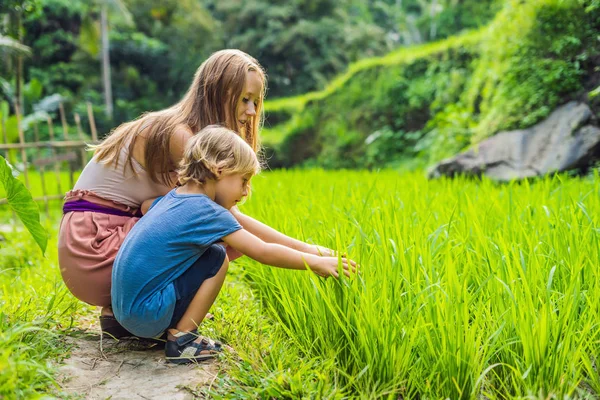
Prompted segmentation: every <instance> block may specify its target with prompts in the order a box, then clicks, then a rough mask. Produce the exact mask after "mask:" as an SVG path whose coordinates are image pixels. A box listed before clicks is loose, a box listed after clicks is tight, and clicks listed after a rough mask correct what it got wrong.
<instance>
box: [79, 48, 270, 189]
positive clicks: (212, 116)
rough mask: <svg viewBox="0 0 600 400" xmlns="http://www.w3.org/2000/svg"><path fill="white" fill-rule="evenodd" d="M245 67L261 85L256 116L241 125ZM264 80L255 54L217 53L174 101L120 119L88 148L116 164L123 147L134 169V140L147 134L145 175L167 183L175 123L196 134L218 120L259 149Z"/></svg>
mask: <svg viewBox="0 0 600 400" xmlns="http://www.w3.org/2000/svg"><path fill="white" fill-rule="evenodd" d="M249 71H254V72H256V73H257V74H258V75H259V77H260V79H261V80H262V83H263V85H262V91H261V93H260V94H259V96H260V97H259V98H258V101H257V105H256V115H255V116H252V117H249V118H248V122H247V123H246V125H245V126H244V127H243V128H242V129H240V128H239V125H238V124H239V123H238V121H237V115H236V114H237V104H238V99H239V98H240V96H241V95H242V91H243V89H244V85H245V84H246V75H247V72H249ZM266 80H267V78H266V74H265V72H264V70H263V68H262V67H261V66H260V64H259V63H258V61H257V60H256V59H255V58H253V57H251V56H249V55H248V54H246V53H244V52H243V51H240V50H235V49H228V50H221V51H217V52H216V53H214V54H212V55H211V56H210V57H209V58H208V59H207V60H206V61H204V62H203V63H202V65H200V67H199V68H198V70H197V71H196V74H195V76H194V81H193V82H192V84H191V86H190V88H189V89H188V91H187V93H186V94H185V96H183V98H182V99H181V101H179V103H177V104H175V105H173V106H171V107H169V108H166V109H164V110H161V111H155V112H149V113H146V114H143V115H142V116H141V117H139V118H138V119H136V120H133V121H131V122H126V123H123V124H121V125H119V126H118V127H117V128H115V129H114V130H113V131H112V132H111V134H110V135H109V136H107V137H106V138H105V139H104V141H103V142H102V143H100V144H99V145H97V146H89V147H90V148H92V149H94V150H95V152H94V155H95V157H96V160H97V161H98V162H102V163H105V164H114V165H115V166H116V165H117V162H118V159H119V157H118V155H119V152H120V151H121V149H122V148H123V147H125V146H126V145H128V146H129V157H128V159H127V163H128V164H129V167H130V168H131V169H133V161H132V154H133V145H134V140H133V139H134V138H135V137H136V136H137V135H140V134H142V133H143V134H144V136H145V138H146V145H145V148H144V153H145V158H144V164H145V168H146V171H147V172H148V174H149V176H150V179H152V181H153V182H156V183H162V184H165V185H167V186H172V185H173V184H174V183H175V182H171V181H170V175H169V172H170V171H172V170H173V169H175V168H176V167H177V166H176V165H172V163H171V160H170V152H169V140H170V138H171V135H172V134H173V132H174V130H175V127H176V126H177V125H180V124H185V125H187V126H188V127H189V128H190V129H191V131H192V132H198V131H199V130H201V129H202V128H204V127H205V126H208V125H213V124H223V125H225V126H226V127H227V128H229V129H232V130H234V131H236V132H237V133H238V134H239V135H240V136H241V137H242V138H244V140H245V141H246V142H247V143H248V144H249V145H250V146H251V147H252V149H253V150H254V151H255V152H258V151H259V148H260V143H259V140H258V139H259V138H258V132H259V131H260V128H261V127H262V123H263V118H264V116H263V101H264V96H265V90H266V86H267V85H266ZM238 131H239V132H238Z"/></svg>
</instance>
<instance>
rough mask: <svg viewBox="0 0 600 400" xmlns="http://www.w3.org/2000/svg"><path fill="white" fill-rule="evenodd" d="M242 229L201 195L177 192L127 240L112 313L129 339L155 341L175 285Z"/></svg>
mask: <svg viewBox="0 0 600 400" xmlns="http://www.w3.org/2000/svg"><path fill="white" fill-rule="evenodd" d="M239 229H242V226H241V225H240V224H239V223H238V222H237V221H236V219H235V218H234V217H233V215H232V214H231V213H230V212H229V211H228V210H226V209H225V208H223V207H221V206H220V205H218V204H217V203H215V202H214V201H212V200H211V199H210V198H209V197H208V196H206V195H203V194H177V193H176V192H175V189H173V190H171V191H170V192H169V193H167V194H166V195H165V196H164V197H163V198H162V199H160V200H159V201H156V202H154V203H153V204H152V207H151V208H150V210H149V211H148V213H147V214H146V215H144V216H143V217H142V218H141V219H140V220H139V221H138V222H137V223H136V224H135V225H134V227H133V229H132V230H131V231H130V232H129V233H128V234H127V236H126V238H125V241H124V242H123V245H122V246H121V248H120V249H119V252H118V254H117V257H116V259H115V262H114V265H113V271H112V289H111V297H112V308H113V312H114V313H115V316H116V318H117V319H118V321H119V322H120V323H121V325H123V326H124V327H125V328H126V329H127V330H129V331H130V332H131V333H133V334H135V335H138V336H141V337H154V336H156V335H158V334H160V333H161V332H163V331H164V330H165V329H167V328H168V326H169V323H170V322H171V318H172V316H173V311H174V309H175V302H176V300H177V299H176V295H175V287H174V284H173V281H174V280H175V279H177V278H178V277H179V276H180V275H181V274H183V273H184V272H185V271H186V270H187V269H188V268H189V267H190V266H191V265H192V264H193V263H194V262H196V261H197V260H198V258H200V256H201V255H202V254H203V253H204V252H205V251H206V249H207V248H208V247H209V246H210V245H211V244H213V243H215V242H218V241H219V240H220V239H221V238H223V237H224V236H227V235H229V234H231V233H233V232H235V231H237V230H239Z"/></svg>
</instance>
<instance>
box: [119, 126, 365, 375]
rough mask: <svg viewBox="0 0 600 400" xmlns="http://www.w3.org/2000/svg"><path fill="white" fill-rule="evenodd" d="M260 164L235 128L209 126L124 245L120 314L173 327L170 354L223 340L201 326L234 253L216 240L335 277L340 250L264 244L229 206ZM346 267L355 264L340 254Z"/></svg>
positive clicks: (185, 357)
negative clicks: (332, 253) (331, 253)
mask: <svg viewBox="0 0 600 400" xmlns="http://www.w3.org/2000/svg"><path fill="white" fill-rule="evenodd" d="M259 169H260V166H259V162H258V160H257V157H256V154H255V153H254V151H253V150H252V148H251V147H250V146H249V145H248V144H247V143H246V142H244V140H243V139H241V138H240V137H239V136H237V135H236V134H235V133H234V132H232V131H230V130H228V129H226V128H223V127H220V126H208V127H206V128H204V129H203V130H202V131H201V132H200V133H198V134H197V135H196V136H195V137H194V138H192V139H190V140H189V141H188V144H187V147H186V150H185V153H184V157H183V161H182V163H181V168H180V170H179V182H180V184H181V185H182V186H180V187H178V188H176V189H173V190H171V191H170V192H169V193H168V194H167V195H165V196H164V197H163V198H162V199H160V200H158V201H156V202H155V203H154V204H153V205H152V207H151V208H150V211H149V212H148V214H146V215H145V216H144V217H143V218H142V219H141V220H140V221H139V222H138V223H137V224H136V225H135V226H134V227H133V229H132V230H131V232H130V233H129V234H128V235H127V237H126V238H125V241H124V243H123V245H122V246H121V248H120V250H119V253H118V255H117V258H116V260H115V263H114V268H113V272H112V281H113V285H112V307H113V310H114V313H115V316H116V318H117V320H118V321H119V322H120V323H121V324H122V325H123V327H125V328H126V329H127V330H129V331H130V332H132V333H134V334H135V335H138V336H140V337H155V336H157V335H160V334H161V333H162V332H163V331H164V330H166V329H168V336H167V344H166V347H165V353H166V358H167V361H170V362H174V363H186V362H190V361H198V360H202V359H205V358H208V357H211V356H213V355H214V354H215V353H216V352H218V351H220V349H221V345H220V344H219V343H218V342H213V341H211V340H209V339H207V338H204V337H201V336H199V335H198V333H197V328H198V325H199V324H200V323H201V322H202V320H203V318H204V316H205V315H206V312H207V311H208V310H209V308H210V307H211V305H212V304H213V302H214V301H215V299H216V297H217V295H218V294H219V291H220V290H221V286H222V284H223V281H224V279H225V275H226V273H227V268H228V265H229V259H228V257H227V255H226V253H225V250H224V249H223V247H221V246H220V245H218V244H216V242H220V241H224V242H225V243H226V244H227V245H229V246H231V247H232V248H233V249H236V250H238V251H240V252H241V253H243V254H246V255H248V256H249V257H251V258H253V259H255V260H257V261H259V262H261V263H263V264H268V265H272V266H276V267H281V268H290V269H300V270H303V269H305V268H306V267H305V263H306V264H307V265H308V267H309V268H311V269H312V270H313V271H314V272H315V273H317V274H319V275H321V276H325V277H326V276H330V275H333V276H336V277H337V276H338V258H337V257H319V256H316V255H313V254H308V253H302V252H299V251H296V250H293V249H290V248H288V247H285V246H281V245H278V244H269V243H265V242H264V241H263V240H261V239H260V238H258V237H257V236H255V235H253V234H252V233H250V232H248V231H247V230H245V229H244V228H243V227H242V226H241V225H240V224H239V223H238V221H237V220H236V219H235V217H234V216H233V215H232V214H231V213H230V212H229V211H228V210H230V209H232V208H233V207H234V206H235V205H236V204H237V203H238V202H239V201H241V200H242V199H243V198H244V197H246V196H247V195H248V192H249V188H250V179H251V178H252V176H253V175H255V174H256V173H258V171H259ZM340 260H341V265H342V267H343V269H342V271H343V272H344V273H345V274H346V275H348V276H350V271H352V272H355V271H356V264H355V263H354V262H353V261H350V260H347V259H346V258H341V259H340Z"/></svg>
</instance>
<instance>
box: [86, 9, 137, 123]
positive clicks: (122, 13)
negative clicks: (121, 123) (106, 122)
mask: <svg viewBox="0 0 600 400" xmlns="http://www.w3.org/2000/svg"><path fill="white" fill-rule="evenodd" d="M96 4H97V5H98V7H99V8H100V21H97V20H96V19H95V17H94V16H92V15H91V14H90V15H88V16H86V17H85V18H84V21H83V23H82V27H81V29H82V32H83V33H85V35H82V37H81V40H82V42H81V43H80V45H81V48H82V49H83V50H84V51H86V52H87V53H88V54H90V55H91V56H94V57H95V56H97V55H98V46H97V43H98V42H100V52H101V54H100V60H101V65H102V86H103V88H104V107H105V108H104V109H105V112H106V116H107V117H108V118H109V119H112V117H113V99H112V81H111V74H110V41H109V36H108V31H109V19H118V20H120V21H122V22H123V23H125V24H126V25H133V18H132V16H131V13H130V12H129V10H128V9H127V6H126V5H125V3H124V2H123V1H122V0H97V2H96ZM96 15H97V14H96ZM98 22H99V23H100V29H97V28H96V26H97V24H98Z"/></svg>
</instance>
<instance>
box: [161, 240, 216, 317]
mask: <svg viewBox="0 0 600 400" xmlns="http://www.w3.org/2000/svg"><path fill="white" fill-rule="evenodd" d="M226 255H227V253H226V251H225V248H224V247H223V246H221V245H218V244H212V245H211V246H210V247H209V248H208V249H206V251H205V252H204V254H202V255H201V256H200V258H199V259H198V260H197V261H196V262H195V263H194V264H192V266H191V267H190V268H188V270H187V271H185V272H184V273H183V274H181V276H180V277H179V278H177V279H175V281H173V284H174V285H175V294H176V296H177V302H176V303H175V311H174V312H173V318H171V323H170V324H169V328H174V327H175V325H177V323H178V322H179V320H180V319H181V317H183V314H184V313H185V311H186V310H187V308H188V307H189V305H190V303H191V302H192V299H193V298H194V296H195V295H196V292H197V291H198V289H199V288H200V285H202V283H203V282H204V281H205V280H207V279H210V278H212V277H213V276H215V275H216V274H217V273H218V272H219V270H220V269H221V266H222V265H223V261H225V256H226Z"/></svg>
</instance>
